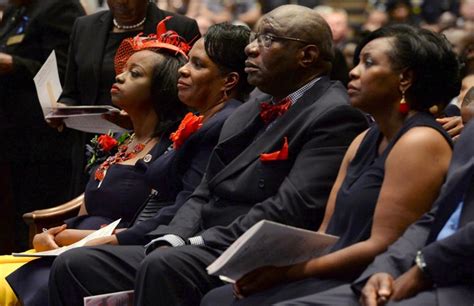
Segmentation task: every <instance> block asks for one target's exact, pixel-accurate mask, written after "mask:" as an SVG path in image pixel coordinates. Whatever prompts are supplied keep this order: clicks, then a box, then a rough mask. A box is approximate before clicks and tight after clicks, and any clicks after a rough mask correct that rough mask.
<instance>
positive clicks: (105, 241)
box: [84, 235, 119, 246]
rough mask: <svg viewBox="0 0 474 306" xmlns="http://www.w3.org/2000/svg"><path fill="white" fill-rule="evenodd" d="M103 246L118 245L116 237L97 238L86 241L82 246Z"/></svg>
mask: <svg viewBox="0 0 474 306" xmlns="http://www.w3.org/2000/svg"><path fill="white" fill-rule="evenodd" d="M103 244H110V245H118V244H119V243H118V240H117V236H116V235H112V236H107V237H99V238H95V239H92V240H91V241H88V242H87V243H86V244H85V245H84V246H96V245H103Z"/></svg>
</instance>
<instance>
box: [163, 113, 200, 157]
mask: <svg viewBox="0 0 474 306" xmlns="http://www.w3.org/2000/svg"><path fill="white" fill-rule="evenodd" d="M203 119H204V117H203V116H196V115H194V114H193V113H187V114H186V116H185V117H184V118H183V120H182V121H181V123H180V124H179V127H178V129H177V130H176V131H175V132H174V133H171V135H170V139H171V141H172V142H173V148H174V149H175V150H177V149H179V148H180V147H181V146H182V145H183V143H184V142H185V141H186V139H188V138H189V136H191V135H192V134H193V133H194V132H196V131H197V130H199V129H200V128H201V126H202V120H203Z"/></svg>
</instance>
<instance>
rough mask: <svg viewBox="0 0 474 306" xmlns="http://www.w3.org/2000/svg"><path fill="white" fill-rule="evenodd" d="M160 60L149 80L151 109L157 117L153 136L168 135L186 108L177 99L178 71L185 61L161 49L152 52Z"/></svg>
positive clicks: (179, 56)
mask: <svg viewBox="0 0 474 306" xmlns="http://www.w3.org/2000/svg"><path fill="white" fill-rule="evenodd" d="M153 51H154V52H156V53H158V54H159V55H160V56H162V59H161V60H160V61H159V63H158V64H157V65H155V67H154V68H153V74H152V79H151V89H150V90H151V93H150V94H151V98H152V101H153V108H154V110H155V112H156V114H157V115H158V119H159V120H158V125H157V126H156V128H155V134H156V135H159V134H162V133H169V132H170V129H171V128H173V127H174V126H175V125H176V123H177V122H178V121H180V120H181V119H182V118H183V116H184V114H185V113H186V112H187V108H186V106H185V105H184V104H183V103H181V101H180V100H179V98H178V87H177V83H178V78H179V73H178V69H179V68H180V67H182V66H183V65H184V64H185V63H186V59H185V58H184V57H183V56H181V55H179V54H177V55H171V54H169V53H168V52H166V50H165V51H163V49H157V50H153Z"/></svg>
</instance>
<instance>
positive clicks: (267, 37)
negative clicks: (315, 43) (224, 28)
mask: <svg viewBox="0 0 474 306" xmlns="http://www.w3.org/2000/svg"><path fill="white" fill-rule="evenodd" d="M255 39H256V40H257V43H258V45H259V46H263V47H264V48H270V46H271V45H272V43H273V42H274V41H275V40H291V41H297V42H301V43H304V44H310V42H309V41H306V40H303V39H299V38H294V37H287V36H277V35H273V34H263V33H255V32H252V33H250V37H249V43H251V42H253V41H254V40H255Z"/></svg>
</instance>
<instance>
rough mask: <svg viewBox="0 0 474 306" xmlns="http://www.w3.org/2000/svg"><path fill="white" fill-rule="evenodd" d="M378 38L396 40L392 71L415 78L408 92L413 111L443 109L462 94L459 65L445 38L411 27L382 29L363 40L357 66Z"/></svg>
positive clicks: (392, 56) (393, 50)
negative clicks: (360, 58)
mask: <svg viewBox="0 0 474 306" xmlns="http://www.w3.org/2000/svg"><path fill="white" fill-rule="evenodd" d="M377 38H393V39H394V41H393V48H392V49H391V51H390V53H389V54H388V56H389V58H390V61H391V63H392V68H393V69H395V70H400V71H402V70H404V69H408V70H411V71H412V72H413V74H414V80H413V83H412V85H411V86H410V88H408V89H407V91H406V92H405V97H406V98H407V102H408V103H409V104H410V107H411V108H412V109H415V110H421V111H426V110H428V109H429V108H430V107H431V106H433V105H438V106H441V107H444V106H446V105H447V104H448V103H449V102H450V101H451V99H452V98H453V97H455V96H457V95H458V94H459V91H460V88H461V78H460V64H459V61H458V59H457V57H456V54H455V53H454V52H453V50H452V48H451V45H450V43H449V42H448V41H447V39H446V38H445V37H444V36H442V35H440V34H437V33H434V32H431V31H429V30H425V29H420V28H415V27H412V26H409V25H391V26H387V27H383V28H380V29H378V30H376V31H374V32H372V33H370V34H369V35H367V36H366V37H365V38H363V40H362V42H361V43H360V44H359V46H358V47H357V49H356V52H355V56H354V61H355V64H356V65H357V64H358V62H359V55H360V52H361V50H362V48H363V47H364V46H365V45H367V44H368V43H369V42H370V41H372V40H374V39H377Z"/></svg>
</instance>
